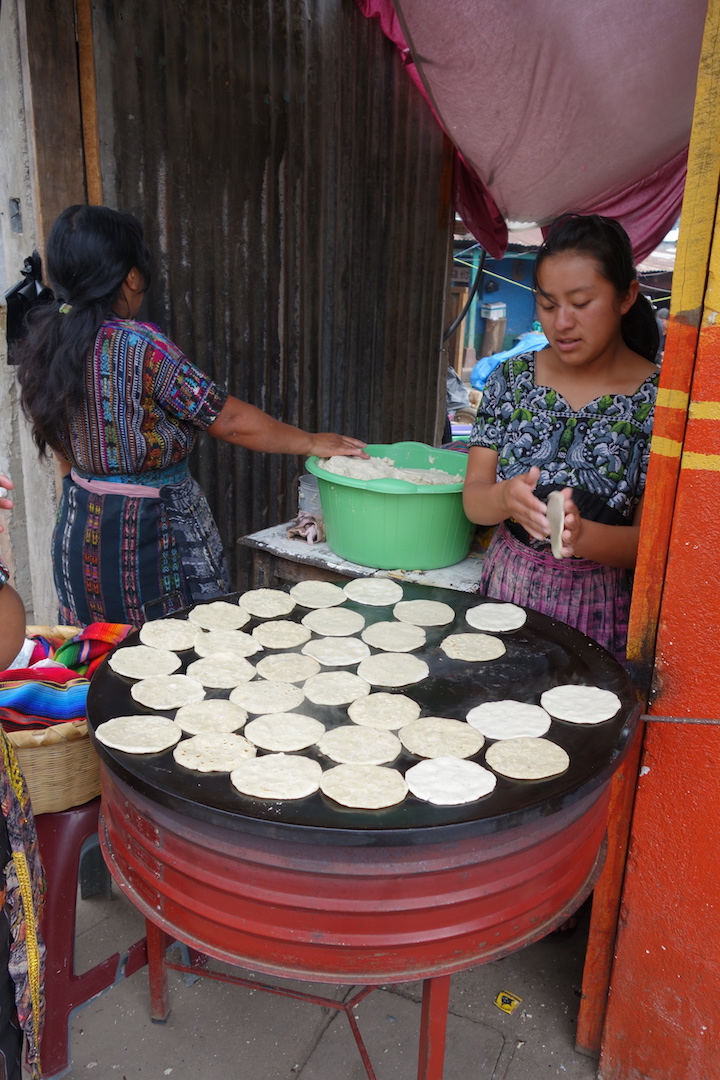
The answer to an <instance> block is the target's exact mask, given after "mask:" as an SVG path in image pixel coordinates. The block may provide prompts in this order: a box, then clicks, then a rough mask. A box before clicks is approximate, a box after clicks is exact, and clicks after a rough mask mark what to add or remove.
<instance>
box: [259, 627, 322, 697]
mask: <svg viewBox="0 0 720 1080" xmlns="http://www.w3.org/2000/svg"><path fill="white" fill-rule="evenodd" d="M266 625H267V624H266ZM319 670H320V665H319V663H318V662H317V660H314V659H313V658H312V656H301V655H300V653H296V652H283V653H274V654H273V655H272V656H264V657H263V659H262V660H258V662H257V673H258V675H259V676H260V678H262V679H279V680H280V682H291V683H296V682H305V680H306V679H309V678H310V676H311V675H317V673H318V672H319Z"/></svg>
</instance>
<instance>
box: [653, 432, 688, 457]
mask: <svg viewBox="0 0 720 1080" xmlns="http://www.w3.org/2000/svg"><path fill="white" fill-rule="evenodd" d="M650 450H651V452H652V453H653V454H660V456H661V457H669V458H679V457H680V454H681V453H682V443H681V442H678V441H677V439H665V438H663V436H662V435H653V437H652V442H651V443H650Z"/></svg>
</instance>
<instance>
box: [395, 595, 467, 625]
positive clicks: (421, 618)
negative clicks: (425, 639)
mask: <svg viewBox="0 0 720 1080" xmlns="http://www.w3.org/2000/svg"><path fill="white" fill-rule="evenodd" d="M393 615H394V616H395V618H396V619H398V620H399V621H400V622H407V623H413V625H414V626H445V625H447V623H451V622H452V621H453V619H454V618H455V612H454V611H453V609H452V608H451V607H450V605H449V604H441V603H440V602H439V601H438V600H401V601H400V603H399V604H396V605H395V607H394V608H393Z"/></svg>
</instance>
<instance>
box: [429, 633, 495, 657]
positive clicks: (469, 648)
mask: <svg viewBox="0 0 720 1080" xmlns="http://www.w3.org/2000/svg"><path fill="white" fill-rule="evenodd" d="M440 648H441V649H442V651H443V652H444V653H445V655H446V656H449V657H451V658H452V659H453V660H497V658H498V657H499V656H502V655H503V653H504V652H505V651H506V650H505V646H504V644H503V643H502V641H501V640H500V638H496V637H492V636H491V635H490V634H450V635H449V636H448V637H446V638H445V640H444V641H441V642H440Z"/></svg>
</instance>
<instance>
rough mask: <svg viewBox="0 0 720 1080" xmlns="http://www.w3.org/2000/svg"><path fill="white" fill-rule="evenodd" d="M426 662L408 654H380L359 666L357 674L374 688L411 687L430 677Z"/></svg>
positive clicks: (370, 657)
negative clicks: (412, 684)
mask: <svg viewBox="0 0 720 1080" xmlns="http://www.w3.org/2000/svg"><path fill="white" fill-rule="evenodd" d="M429 671H430V669H429V668H428V666H427V664H426V663H425V661H424V660H420V659H419V658H418V657H417V656H410V655H409V654H408V653H389V652H388V653H378V654H376V655H375V656H369V657H368V659H367V660H363V661H362V663H360V664H359V665H358V669H357V673H358V675H359V676H360V678H361V679H367V681H368V682H369V683H371V684H372V685H373V686H410V684H411V683H417V682H421V681H422V680H423V679H426V678H427V677H428V674H429Z"/></svg>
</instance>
